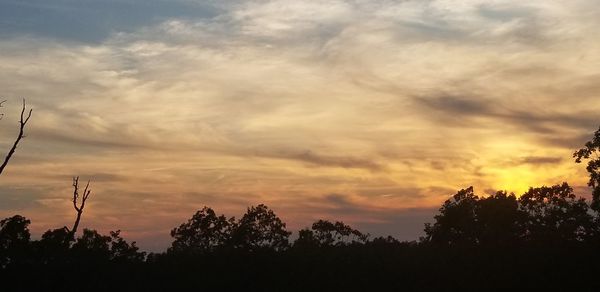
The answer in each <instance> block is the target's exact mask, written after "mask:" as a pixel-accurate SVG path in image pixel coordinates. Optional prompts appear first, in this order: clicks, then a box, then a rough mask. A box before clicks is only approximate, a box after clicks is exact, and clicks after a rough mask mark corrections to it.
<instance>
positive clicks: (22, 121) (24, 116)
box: [0, 99, 33, 174]
mask: <svg viewBox="0 0 600 292" xmlns="http://www.w3.org/2000/svg"><path fill="white" fill-rule="evenodd" d="M4 102H5V101H3V102H0V106H2V104H3V103H4ZM25 112H26V106H25V99H23V108H22V110H21V119H20V120H19V135H18V136H17V138H16V139H15V142H14V143H13V146H12V147H11V148H10V150H9V151H8V154H6V157H5V158H4V162H2V164H1V165H0V174H2V173H3V172H4V169H5V168H6V166H7V165H8V161H9V160H10V159H11V158H12V156H13V155H14V154H15V151H16V150H17V146H18V145H19V142H21V139H23V138H24V137H25V126H26V125H27V123H28V122H29V119H30V118H31V113H32V112H33V109H30V110H29V112H28V113H27V114H26V113H25Z"/></svg>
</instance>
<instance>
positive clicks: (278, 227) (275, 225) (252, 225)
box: [230, 204, 291, 251]
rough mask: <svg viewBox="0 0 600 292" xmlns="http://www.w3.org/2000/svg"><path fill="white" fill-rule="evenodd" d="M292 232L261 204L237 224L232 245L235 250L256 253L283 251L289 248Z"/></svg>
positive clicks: (251, 209)
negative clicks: (257, 251)
mask: <svg viewBox="0 0 600 292" xmlns="http://www.w3.org/2000/svg"><path fill="white" fill-rule="evenodd" d="M290 234H291V232H288V231H287V230H286V229H285V223H283V222H282V221H281V219H279V217H277V215H275V213H274V212H273V211H272V210H270V209H269V208H268V207H267V206H265V205H263V204H260V205H258V206H256V207H254V206H252V207H250V208H248V211H247V212H246V214H244V216H242V218H240V220H239V221H238V222H236V223H235V226H234V227H233V231H232V234H231V241H230V244H231V246H232V247H233V248H237V249H241V250H246V251H256V250H276V251H282V250H286V249H287V248H288V247H289V236H290Z"/></svg>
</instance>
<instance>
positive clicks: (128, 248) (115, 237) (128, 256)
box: [110, 230, 146, 262]
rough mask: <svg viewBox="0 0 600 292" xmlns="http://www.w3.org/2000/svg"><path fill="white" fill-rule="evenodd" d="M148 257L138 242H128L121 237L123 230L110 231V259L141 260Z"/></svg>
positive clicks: (118, 260) (121, 260) (119, 260)
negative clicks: (138, 245) (141, 250)
mask: <svg viewBox="0 0 600 292" xmlns="http://www.w3.org/2000/svg"><path fill="white" fill-rule="evenodd" d="M145 258H146V253H145V252H140V248H139V247H137V246H136V242H135V241H134V242H132V243H131V244H130V243H128V242H127V241H126V240H125V239H123V238H122V237H121V230H117V231H111V232H110V259H111V260H113V261H117V262H141V261H143V260H144V259H145Z"/></svg>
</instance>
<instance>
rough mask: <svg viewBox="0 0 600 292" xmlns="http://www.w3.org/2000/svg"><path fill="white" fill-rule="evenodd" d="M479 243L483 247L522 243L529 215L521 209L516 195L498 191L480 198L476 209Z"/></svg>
mask: <svg viewBox="0 0 600 292" xmlns="http://www.w3.org/2000/svg"><path fill="white" fill-rule="evenodd" d="M475 215H476V224H477V231H476V232H477V241H478V242H479V243H480V244H482V245H506V244H511V243H516V242H520V241H522V240H523V238H524V236H525V227H524V223H523V222H524V221H525V218H526V217H527V214H526V213H525V212H524V211H522V210H520V209H519V201H518V200H517V197H516V196H515V195H514V194H507V193H506V191H498V192H496V194H494V195H491V196H489V197H485V198H480V199H479V200H478V201H477V207H476V209H475Z"/></svg>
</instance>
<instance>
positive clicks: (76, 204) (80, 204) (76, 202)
mask: <svg viewBox="0 0 600 292" xmlns="http://www.w3.org/2000/svg"><path fill="white" fill-rule="evenodd" d="M91 193H92V190H90V181H89V180H88V182H87V184H86V185H85V189H84V190H83V193H81V194H80V193H79V177H78V176H76V177H73V208H75V211H77V217H76V218H75V223H73V228H71V230H70V231H69V232H70V233H71V236H73V237H75V233H76V232H77V227H79V221H81V214H83V208H85V202H86V201H87V199H88V198H89V197H90V194H91Z"/></svg>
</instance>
